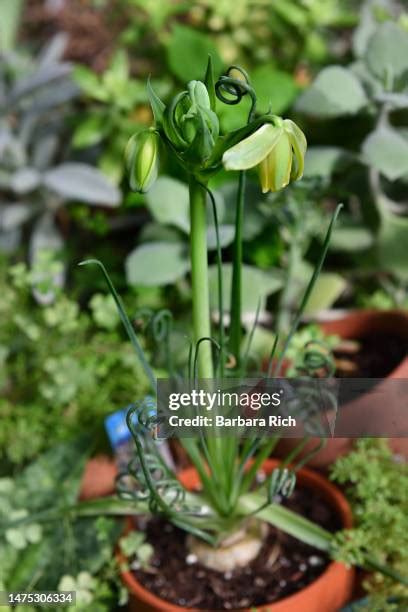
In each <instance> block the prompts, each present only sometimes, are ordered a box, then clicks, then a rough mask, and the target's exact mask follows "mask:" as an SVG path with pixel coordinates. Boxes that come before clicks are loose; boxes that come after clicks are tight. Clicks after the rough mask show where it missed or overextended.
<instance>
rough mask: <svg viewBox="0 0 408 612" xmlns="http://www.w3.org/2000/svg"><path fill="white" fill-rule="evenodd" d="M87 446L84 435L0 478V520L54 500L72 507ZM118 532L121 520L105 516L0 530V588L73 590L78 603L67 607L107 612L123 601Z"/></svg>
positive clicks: (37, 509) (39, 510)
mask: <svg viewBox="0 0 408 612" xmlns="http://www.w3.org/2000/svg"><path fill="white" fill-rule="evenodd" d="M90 448H91V445H90V439H89V438H87V437H83V436H82V437H80V438H78V439H76V440H75V441H71V442H69V443H67V442H66V443H64V444H61V445H58V446H56V447H55V448H53V449H52V450H49V451H48V452H47V453H44V454H42V455H41V456H40V457H39V458H38V459H37V460H36V461H35V462H33V463H31V464H30V465H28V466H27V467H26V468H25V469H24V470H22V471H21V473H20V474H19V475H18V476H15V477H14V478H10V477H7V478H0V517H1V521H4V519H6V518H7V517H9V516H13V517H16V518H17V517H18V516H20V517H21V516H26V517H27V516H30V515H31V516H32V515H33V514H38V515H41V513H42V512H44V511H46V510H47V509H48V508H49V507H50V505H51V504H53V503H54V501H55V498H56V497H58V498H59V499H60V502H61V503H63V504H68V505H69V504H72V503H74V502H75V500H76V499H77V497H78V494H79V487H80V482H81V478H82V473H83V469H84V465H85V461H86V459H87V457H88V456H89V452H90ZM62 483H63V486H62ZM40 523H41V521H40ZM122 528H123V526H122V523H121V522H120V521H117V520H113V519H110V518H107V517H100V518H98V519H97V520H94V519H89V518H86V517H82V518H80V517H78V516H77V517H69V516H67V517H65V519H64V520H63V521H61V522H59V523H58V524H57V525H56V524H53V523H51V524H41V525H40V524H39V523H38V522H36V521H35V520H33V521H31V522H30V523H29V524H28V525H24V526H20V527H18V528H15V529H7V530H5V531H1V533H0V572H1V579H0V585H1V588H2V589H3V590H8V591H11V590H14V591H17V590H19V591H24V590H27V591H30V590H31V591H38V590H44V591H58V590H73V591H76V604H75V605H72V606H67V608H66V609H69V610H81V611H83V612H85V611H87V612H90V611H91V610H98V611H100V612H108V611H109V610H111V609H112V607H113V606H114V605H115V604H116V603H117V602H118V601H119V603H125V601H126V591H125V590H124V589H123V587H122V586H121V584H120V581H119V566H118V564H117V563H116V561H115V558H114V556H113V551H114V547H115V545H116V542H117V539H118V537H119V535H120V533H121V530H122ZM41 608H43V609H49V607H48V606H40V609H41ZM10 609H11V608H10ZM28 609H29V610H34V609H38V607H35V608H34V607H32V606H30V607H28Z"/></svg>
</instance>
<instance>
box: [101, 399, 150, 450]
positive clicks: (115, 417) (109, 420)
mask: <svg viewBox="0 0 408 612" xmlns="http://www.w3.org/2000/svg"><path fill="white" fill-rule="evenodd" d="M142 406H145V407H146V408H147V411H146V416H153V415H155V414H156V405H155V402H154V398H153V397H151V396H150V395H147V396H146V397H145V398H144V400H143V403H142ZM129 408H130V406H126V408H122V409H121V410H117V411H116V412H113V413H112V414H110V415H109V416H107V417H106V419H105V430H106V433H107V434H108V438H109V441H110V444H111V447H112V449H113V450H116V449H117V448H118V447H119V446H121V445H122V444H126V443H127V442H129V441H130V440H131V439H132V435H131V433H130V431H129V428H128V426H127V423H126V415H127V413H128V410H129ZM134 425H135V426H137V415H136V414H135V415H134Z"/></svg>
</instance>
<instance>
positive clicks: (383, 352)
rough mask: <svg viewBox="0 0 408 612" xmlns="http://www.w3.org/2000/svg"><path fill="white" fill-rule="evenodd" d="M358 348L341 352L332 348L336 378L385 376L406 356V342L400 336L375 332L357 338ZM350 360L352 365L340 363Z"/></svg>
mask: <svg viewBox="0 0 408 612" xmlns="http://www.w3.org/2000/svg"><path fill="white" fill-rule="evenodd" d="M357 343H358V350H357V351H356V352H355V353H353V354H350V352H348V351H347V352H342V351H341V349H340V350H338V351H337V350H334V355H335V357H336V360H337V362H338V368H337V371H336V376H337V377H338V378H385V377H386V376H388V375H389V374H390V373H391V372H392V371H393V370H394V369H395V368H396V367H397V366H398V365H399V364H400V363H401V361H402V360H403V359H404V358H405V357H406V356H407V354H408V342H407V341H406V340H404V339H403V338H402V337H398V336H391V335H389V334H384V333H382V334H375V335H372V336H367V337H365V338H361V339H359V340H357ZM342 362H343V363H345V365H347V362H351V363H352V365H353V367H352V368H350V369H349V368H347V367H345V368H344V369H343V368H342V367H341V364H342Z"/></svg>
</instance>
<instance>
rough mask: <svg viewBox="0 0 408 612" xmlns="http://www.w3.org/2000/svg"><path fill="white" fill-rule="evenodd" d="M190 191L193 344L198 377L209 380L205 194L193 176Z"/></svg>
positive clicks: (211, 364) (209, 331) (209, 334)
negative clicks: (196, 352)
mask: <svg viewBox="0 0 408 612" xmlns="http://www.w3.org/2000/svg"><path fill="white" fill-rule="evenodd" d="M189 189H190V223H191V229H190V255H191V287H192V308H193V342H194V345H195V347H196V351H198V356H197V363H198V377H199V378H212V377H213V362H212V354H211V353H212V351H211V341H210V338H211V323H210V299H209V295H210V294H209V288H208V255H207V206H206V199H207V194H206V191H205V189H204V187H203V186H202V185H201V184H200V183H198V182H197V181H196V179H195V178H194V177H191V178H190V184H189ZM204 338H208V341H207V340H204V341H202V339H204ZM200 341H201V342H200ZM199 343H200V344H199Z"/></svg>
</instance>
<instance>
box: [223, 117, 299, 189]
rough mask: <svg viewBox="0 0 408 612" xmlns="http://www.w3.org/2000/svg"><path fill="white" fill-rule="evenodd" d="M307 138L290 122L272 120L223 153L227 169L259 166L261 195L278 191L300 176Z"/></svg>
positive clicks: (277, 118)
mask: <svg viewBox="0 0 408 612" xmlns="http://www.w3.org/2000/svg"><path fill="white" fill-rule="evenodd" d="M306 147H307V143H306V137H305V135H304V134H303V132H302V130H301V129H300V128H299V127H298V126H297V125H296V123H294V122H293V121H291V120H290V119H281V118H280V117H276V118H275V122H274V123H265V124H264V125H262V126H261V127H260V128H258V129H257V130H256V131H255V132H254V133H253V134H251V135H250V136H248V137H247V138H244V140H241V142H239V143H238V144H236V145H234V146H233V147H231V148H230V149H227V151H225V153H224V155H223V157H222V161H223V164H224V167H225V169H226V170H248V169H249V168H255V167H256V166H257V167H258V170H259V178H260V183H261V187H262V192H263V193H267V192H268V191H279V190H280V189H283V188H284V187H286V186H287V185H288V184H289V182H290V181H297V180H298V179H300V178H302V176H303V169H304V157H305V153H306Z"/></svg>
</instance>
